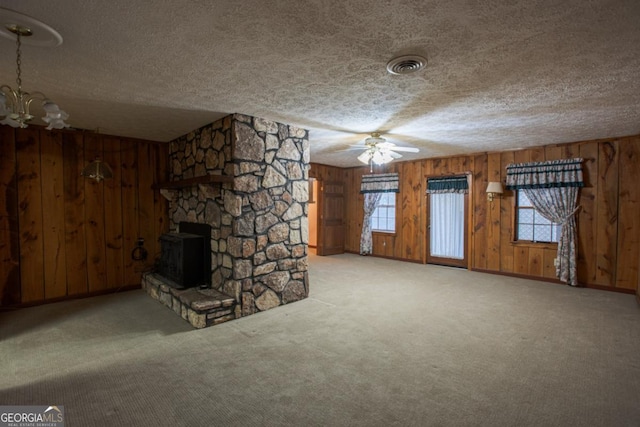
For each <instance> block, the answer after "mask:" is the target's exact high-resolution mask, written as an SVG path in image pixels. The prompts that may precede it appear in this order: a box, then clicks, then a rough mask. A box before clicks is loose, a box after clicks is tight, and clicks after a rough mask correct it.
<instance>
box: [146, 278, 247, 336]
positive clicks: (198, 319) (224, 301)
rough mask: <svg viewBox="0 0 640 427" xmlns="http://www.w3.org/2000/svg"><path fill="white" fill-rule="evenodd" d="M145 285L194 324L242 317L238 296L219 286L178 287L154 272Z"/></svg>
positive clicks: (211, 323) (150, 293) (163, 302)
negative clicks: (231, 294) (203, 287)
mask: <svg viewBox="0 0 640 427" xmlns="http://www.w3.org/2000/svg"><path fill="white" fill-rule="evenodd" d="M142 288H143V289H144V290H145V291H146V292H147V293H148V294H149V295H150V296H151V297H152V298H153V299H155V300H157V301H160V302H161V303H162V304H164V305H166V306H167V307H169V308H170V309H172V310H173V311H174V312H175V313H176V314H177V315H178V316H181V317H182V318H183V319H184V320H186V321H187V322H189V323H191V325H192V326H193V327H194V328H198V329H200V328H205V327H207V326H213V325H217V324H219V323H223V322H226V321H228V320H233V319H235V318H236V317H239V316H238V313H237V310H238V309H239V307H238V306H237V304H236V301H235V299H234V298H233V297H231V296H229V295H226V294H223V293H222V292H219V291H216V290H215V289H210V288H209V289H198V288H189V289H177V288H174V287H172V286H170V285H168V284H167V282H166V281H165V280H164V278H163V277H162V276H159V275H157V274H154V273H147V274H145V275H144V276H143V278H142Z"/></svg>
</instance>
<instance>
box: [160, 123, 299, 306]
mask: <svg viewBox="0 0 640 427" xmlns="http://www.w3.org/2000/svg"><path fill="white" fill-rule="evenodd" d="M170 147H171V148H170V179H171V181H180V180H187V179H189V178H195V177H200V176H204V175H227V176H233V182H232V183H216V184H206V185H202V184H200V185H193V186H190V187H185V188H182V189H178V190H173V192H172V194H173V196H172V198H171V203H170V212H169V216H170V219H171V222H170V229H171V231H172V232H176V231H177V230H178V224H179V223H180V222H183V221H188V222H193V223H201V224H209V225H210V226H211V288H212V289H215V290H217V291H218V292H221V293H222V294H226V295H230V296H232V297H233V298H234V300H235V302H236V304H237V306H238V309H236V313H237V317H242V316H247V315H250V314H253V313H256V312H259V311H264V310H268V309H271V308H274V307H277V306H279V305H282V304H287V303H291V302H294V301H298V300H301V299H303V298H306V297H307V296H308V294H309V276H308V271H307V254H308V246H307V245H308V233H309V231H308V220H307V215H308V199H309V187H308V177H309V141H308V133H307V131H306V130H304V129H300V128H296V127H293V126H288V125H285V124H282V123H277V122H273V121H268V120H264V119H260V118H256V117H251V116H247V115H242V114H233V115H230V116H227V117H225V118H223V119H220V120H218V121H216V122H214V123H212V124H210V125H207V126H204V127H202V128H200V129H198V130H196V131H193V132H190V133H189V134H187V135H185V136H183V137H180V138H178V139H176V140H174V141H172V142H171V146H170Z"/></svg>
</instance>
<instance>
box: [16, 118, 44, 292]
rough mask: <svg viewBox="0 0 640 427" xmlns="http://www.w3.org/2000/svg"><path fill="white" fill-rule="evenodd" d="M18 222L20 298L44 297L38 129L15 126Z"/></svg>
mask: <svg viewBox="0 0 640 427" xmlns="http://www.w3.org/2000/svg"><path fill="white" fill-rule="evenodd" d="M16 147H17V158H18V163H17V165H18V204H19V208H20V211H19V215H18V223H19V226H20V279H21V281H22V302H23V303H26V302H32V301H40V300H43V299H44V259H43V252H44V247H43V236H42V233H43V231H42V215H43V212H42V189H41V187H40V179H41V172H40V133H39V131H38V130H37V129H34V128H27V129H17V130H16Z"/></svg>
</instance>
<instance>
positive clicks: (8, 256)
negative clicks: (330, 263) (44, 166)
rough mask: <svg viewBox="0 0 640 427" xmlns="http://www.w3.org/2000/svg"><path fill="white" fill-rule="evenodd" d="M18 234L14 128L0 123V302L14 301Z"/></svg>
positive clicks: (17, 286)
mask: <svg viewBox="0 0 640 427" xmlns="http://www.w3.org/2000/svg"><path fill="white" fill-rule="evenodd" d="M20 293H21V289H20V235H19V228H18V188H17V166H16V144H15V139H14V130H13V128H11V127H9V126H0V306H3V305H12V304H18V303H20V301H21V296H20Z"/></svg>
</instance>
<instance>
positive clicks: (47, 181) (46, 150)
mask: <svg viewBox="0 0 640 427" xmlns="http://www.w3.org/2000/svg"><path fill="white" fill-rule="evenodd" d="M40 142H41V148H40V152H41V159H42V164H41V170H42V182H41V186H42V210H43V213H44V214H43V216H42V219H43V221H42V226H43V233H42V235H43V243H44V289H45V292H44V298H45V299H52V298H60V297H64V296H65V295H67V269H66V266H67V257H66V244H65V218H64V182H63V181H64V172H63V158H64V157H63V155H62V134H60V133H51V132H46V133H45V132H42V133H40Z"/></svg>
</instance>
